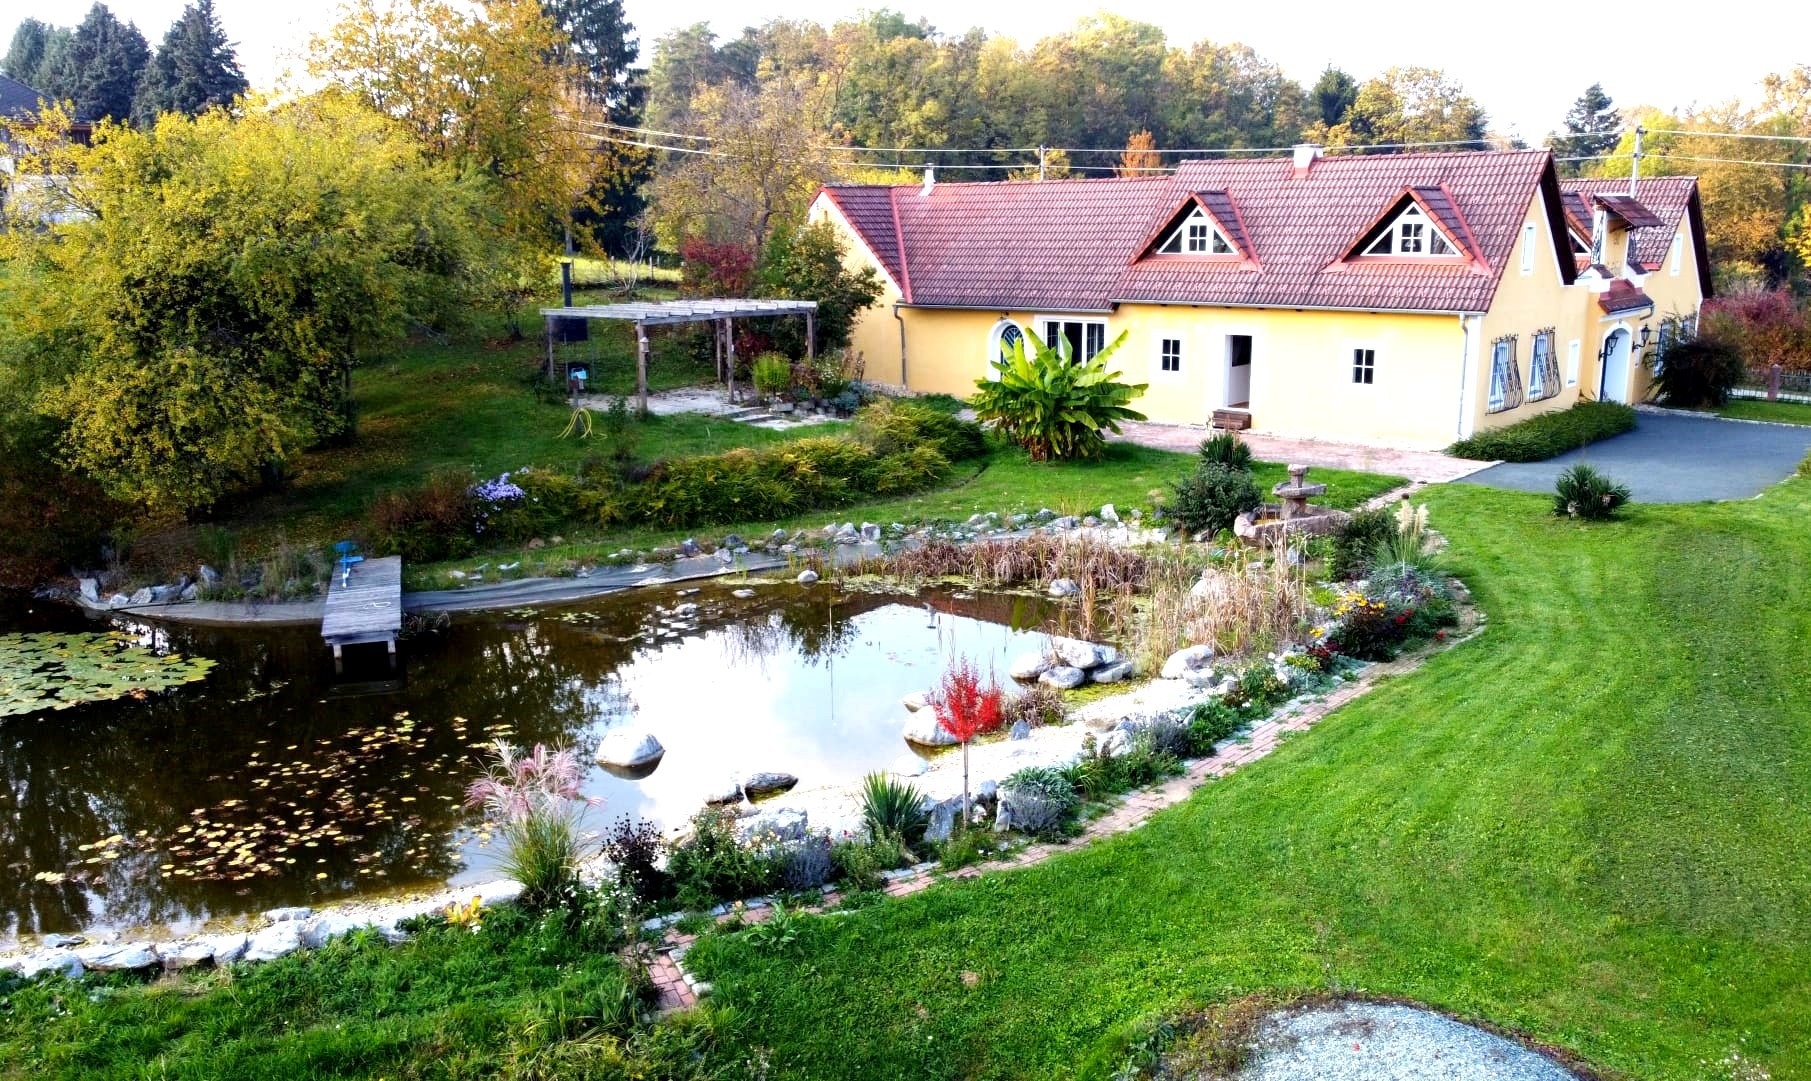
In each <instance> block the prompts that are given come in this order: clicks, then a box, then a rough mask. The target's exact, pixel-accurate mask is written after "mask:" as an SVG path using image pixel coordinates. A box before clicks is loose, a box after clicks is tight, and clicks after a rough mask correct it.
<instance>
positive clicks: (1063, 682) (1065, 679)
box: [1038, 664, 1088, 691]
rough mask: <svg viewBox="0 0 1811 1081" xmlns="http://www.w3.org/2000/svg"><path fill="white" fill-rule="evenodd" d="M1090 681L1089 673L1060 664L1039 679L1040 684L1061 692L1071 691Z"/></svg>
mask: <svg viewBox="0 0 1811 1081" xmlns="http://www.w3.org/2000/svg"><path fill="white" fill-rule="evenodd" d="M1087 681H1088V673H1086V672H1084V671H1082V670H1081V669H1080V668H1075V667H1073V666H1071V665H1066V664H1059V665H1057V666H1056V667H1055V668H1052V669H1050V670H1049V671H1047V672H1045V673H1044V674H1043V675H1041V676H1039V677H1038V682H1039V683H1042V684H1044V685H1045V686H1046V687H1055V688H1056V689H1057V690H1059V691H1069V690H1074V689H1075V688H1077V687H1079V686H1081V685H1082V684H1083V683H1086V682H1087Z"/></svg>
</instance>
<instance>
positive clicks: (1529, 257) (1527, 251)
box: [1522, 221, 1538, 278]
mask: <svg viewBox="0 0 1811 1081" xmlns="http://www.w3.org/2000/svg"><path fill="white" fill-rule="evenodd" d="M1537 231H1538V230H1536V229H1535V227H1534V223H1533V222H1531V221H1529V222H1523V223H1522V277H1524V278H1526V277H1527V276H1528V275H1530V274H1533V273H1534V236H1535V233H1536V232H1537Z"/></svg>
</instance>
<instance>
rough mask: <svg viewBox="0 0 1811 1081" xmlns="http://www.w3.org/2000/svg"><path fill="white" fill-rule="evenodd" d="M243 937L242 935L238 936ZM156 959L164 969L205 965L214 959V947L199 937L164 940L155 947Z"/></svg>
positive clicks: (173, 969)
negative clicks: (164, 941) (173, 940)
mask: <svg viewBox="0 0 1811 1081" xmlns="http://www.w3.org/2000/svg"><path fill="white" fill-rule="evenodd" d="M239 937H240V938H241V939H244V937H245V936H244V935H240V936H239ZM157 959H158V960H159V961H160V962H162V963H163V967H164V969H165V970H166V971H169V972H177V971H180V970H182V969H185V968H194V967H195V966H196V965H205V964H207V963H208V962H209V961H212V960H213V959H214V947H213V946H212V945H210V944H208V943H207V942H204V941H202V940H200V939H189V940H188V941H186V942H166V943H163V944H162V945H160V946H158V947H157Z"/></svg>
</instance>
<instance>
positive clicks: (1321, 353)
mask: <svg viewBox="0 0 1811 1081" xmlns="http://www.w3.org/2000/svg"><path fill="white" fill-rule="evenodd" d="M901 314H902V316H903V318H904V320H905V324H906V371H907V379H908V385H909V386H910V388H911V389H912V390H915V391H920V392H939V391H940V392H943V393H947V394H956V395H961V396H967V395H969V394H972V393H973V392H974V389H975V381H976V380H977V379H981V378H984V377H985V375H986V373H987V370H988V365H989V363H990V359H991V349H992V347H993V342H994V330H995V328H996V327H997V326H998V325H999V324H1000V322H1001V320H1002V319H1009V320H1011V321H1013V322H1015V323H1017V324H1019V325H1020V326H1022V327H1029V328H1030V329H1031V330H1032V331H1033V333H1035V334H1037V335H1038V336H1039V337H1044V336H1045V330H1044V323H1045V321H1046V320H1049V319H1057V318H1061V319H1065V320H1067V319H1079V320H1092V321H1100V322H1104V323H1105V324H1106V340H1107V341H1109V342H1111V341H1113V340H1115V339H1116V338H1118V337H1119V335H1120V334H1122V333H1123V334H1125V341H1124V342H1123V343H1122V344H1121V345H1120V346H1119V348H1118V351H1117V352H1116V353H1115V354H1114V356H1113V365H1112V366H1113V367H1114V369H1115V370H1117V371H1119V372H1121V373H1122V374H1123V377H1124V378H1125V379H1126V380H1127V381H1128V382H1134V383H1145V384H1148V389H1147V390H1146V391H1145V393H1144V394H1143V395H1142V396H1141V397H1140V398H1139V399H1138V400H1137V401H1136V402H1134V403H1133V404H1134V407H1135V408H1137V409H1138V410H1139V411H1140V412H1143V413H1144V414H1145V415H1147V416H1148V417H1150V418H1151V419H1152V420H1155V421H1161V422H1164V423H1170V424H1205V423H1206V422H1207V420H1208V418H1209V417H1210V416H1211V415H1212V414H1213V411H1214V410H1215V409H1217V408H1220V407H1221V406H1224V405H1227V404H1230V401H1236V400H1240V399H1241V398H1242V399H1243V400H1246V401H1248V402H1249V403H1250V405H1249V408H1250V410H1251V414H1252V418H1253V423H1254V425H1255V426H1256V427H1258V428H1260V429H1262V430H1263V431H1266V432H1274V433H1277V434H1280V435H1292V436H1303V437H1308V438H1315V439H1328V440H1337V441H1342V442H1354V443H1370V444H1375V445H1379V446H1399V447H1443V446H1446V445H1447V444H1449V443H1451V442H1452V441H1453V440H1454V439H1455V438H1456V437H1457V431H1456V426H1457V418H1458V409H1459V379H1460V369H1461V366H1462V364H1463V355H1464V350H1463V343H1464V337H1463V331H1462V330H1461V328H1460V324H1459V320H1458V317H1456V316H1451V315H1402V314H1395V313H1388V314H1383V313H1369V312H1328V311H1295V310H1279V309H1269V308H1249V309H1247V308H1218V307H1193V306H1186V305H1154V304H1124V305H1121V306H1120V307H1119V308H1118V309H1116V310H1115V311H1113V312H1112V313H1111V314H1107V315H1101V314H1098V313H1073V314H1070V313H1045V312H1025V311H1006V312H999V311H952V310H948V309H931V308H906V309H904V310H903V311H902V313H901ZM872 317H873V315H872V313H871V314H870V318H872ZM888 319H889V321H890V320H891V313H890V312H889V313H888ZM1231 335H1246V336H1249V337H1250V338H1251V340H1252V347H1251V353H1252V362H1251V365H1250V384H1249V391H1248V392H1247V393H1246V394H1242V395H1241V394H1237V392H1233V394H1234V397H1232V398H1231V399H1230V400H1229V397H1228V394H1229V391H1228V386H1227V381H1228V377H1229V375H1230V374H1231V368H1230V365H1229V363H1228V362H1229V354H1228V349H1229V344H1228V341H1227V339H1228V337H1229V336H1231ZM1166 338H1169V339H1176V340H1179V341H1181V343H1182V361H1181V365H1182V366H1181V371H1179V372H1165V371H1163V370H1162V365H1161V359H1160V358H1161V352H1160V350H1161V342H1162V340H1163V339H1166ZM1360 348H1366V349H1370V350H1372V351H1373V358H1374V361H1375V368H1374V375H1373V382H1371V383H1369V384H1360V383H1355V382H1354V381H1353V378H1352V374H1353V352H1354V350H1356V349H1360Z"/></svg>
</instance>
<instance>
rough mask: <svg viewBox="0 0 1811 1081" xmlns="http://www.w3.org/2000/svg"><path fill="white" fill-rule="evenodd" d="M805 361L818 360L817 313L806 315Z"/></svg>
mask: <svg viewBox="0 0 1811 1081" xmlns="http://www.w3.org/2000/svg"><path fill="white" fill-rule="evenodd" d="M805 359H806V360H816V359H817V313H816V312H806V313H805Z"/></svg>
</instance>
